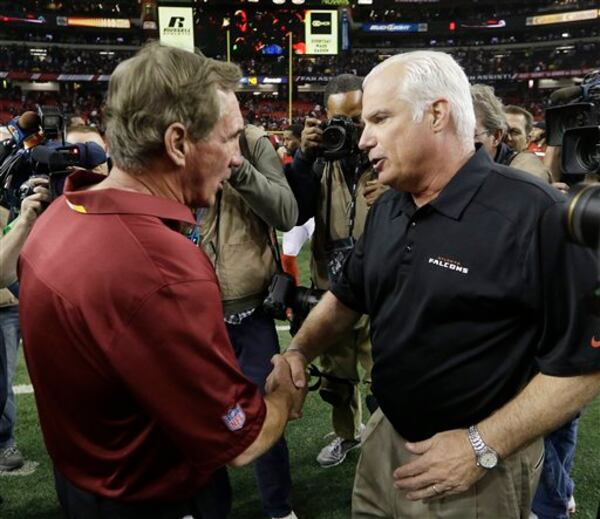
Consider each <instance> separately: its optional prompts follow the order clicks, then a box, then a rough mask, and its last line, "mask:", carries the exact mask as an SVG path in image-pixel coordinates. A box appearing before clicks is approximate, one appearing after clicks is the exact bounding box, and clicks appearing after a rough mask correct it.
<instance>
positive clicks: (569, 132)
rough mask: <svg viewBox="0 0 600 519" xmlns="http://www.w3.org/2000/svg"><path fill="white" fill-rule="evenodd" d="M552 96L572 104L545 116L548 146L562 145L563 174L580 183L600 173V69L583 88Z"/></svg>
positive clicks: (556, 93)
mask: <svg viewBox="0 0 600 519" xmlns="http://www.w3.org/2000/svg"><path fill="white" fill-rule="evenodd" d="M553 97H554V98H555V99H556V100H563V99H564V100H568V101H569V102H568V103H566V104H562V105H560V106H554V107H551V108H548V109H546V113H545V118H546V131H547V140H548V144H549V145H551V146H562V164H561V166H562V171H563V173H564V175H566V176H567V177H568V178H570V179H571V180H575V181H577V180H578V179H583V177H584V176H585V175H588V174H600V70H597V71H595V72H592V73H591V74H588V75H587V76H586V77H585V79H584V80H583V83H582V85H581V87H568V88H564V89H560V90H557V91H556V92H554V93H553V95H552V96H551V100H552V98H553ZM569 183H570V182H569Z"/></svg>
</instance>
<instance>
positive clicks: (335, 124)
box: [319, 115, 360, 161]
mask: <svg viewBox="0 0 600 519" xmlns="http://www.w3.org/2000/svg"><path fill="white" fill-rule="evenodd" d="M319 128H320V129H321V130H322V131H323V140H322V142H321V147H320V152H321V154H322V155H323V158H324V159H325V160H328V161H333V160H339V159H341V158H344V157H348V156H350V155H354V154H355V153H358V152H359V149H358V141H359V140H360V129H359V128H358V127H357V125H356V123H355V122H354V121H353V120H352V119H350V118H349V117H346V116H343V115H336V116H335V117H332V118H331V119H329V120H328V121H324V122H322V123H321V124H320V125H319Z"/></svg>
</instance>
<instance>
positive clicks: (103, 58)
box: [0, 42, 600, 76]
mask: <svg viewBox="0 0 600 519" xmlns="http://www.w3.org/2000/svg"><path fill="white" fill-rule="evenodd" d="M599 50H600V43H597V42H582V43H576V44H571V45H564V46H558V47H531V48H520V49H482V48H468V49H467V48H461V49H452V50H450V53H451V54H453V55H454V56H455V57H456V58H457V60H458V61H459V63H460V64H461V65H462V66H463V67H464V69H465V70H466V72H467V74H469V75H470V76H481V75H485V74H507V75H508V74H514V73H520V72H542V71H554V70H564V69H573V68H598V67H599V66H600V52H599ZM0 51H1V52H0V71H19V72H56V73H63V74H110V73H111V72H112V71H113V69H114V68H115V66H116V65H117V64H118V63H119V62H120V61H122V60H124V59H126V58H128V57H130V56H131V55H133V53H134V51H133V50H89V49H71V48H62V47H44V49H37V48H30V47H28V46H24V45H3V46H1V47H0ZM391 53H392V52H391V51H390V52H389V54H391ZM386 55H387V53H386V52H383V51H382V52H379V53H377V52H375V51H358V50H356V51H354V52H352V53H351V54H345V55H340V56H322V57H318V58H315V57H308V56H302V55H296V59H295V62H294V69H293V72H294V75H296V76H311V75H322V76H334V75H337V74H342V73H346V72H348V73H352V74H357V75H365V74H366V73H367V72H368V71H369V70H370V69H371V68H372V67H373V64H374V63H377V62H378V61H381V59H383V57H385V56H386ZM234 60H235V58H234ZM240 65H241V67H242V69H243V70H244V72H245V74H246V75H250V76H262V75H264V76H286V75H287V73H288V62H287V58H286V57H285V56H265V55H260V54H257V55H256V56H255V57H253V58H250V59H248V60H245V61H242V62H241V63H240Z"/></svg>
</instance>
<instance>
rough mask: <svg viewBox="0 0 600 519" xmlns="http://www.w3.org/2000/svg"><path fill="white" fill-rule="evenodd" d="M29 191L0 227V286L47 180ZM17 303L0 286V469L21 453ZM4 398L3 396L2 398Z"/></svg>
mask: <svg viewBox="0 0 600 519" xmlns="http://www.w3.org/2000/svg"><path fill="white" fill-rule="evenodd" d="M30 184H31V188H32V190H33V194H31V195H29V196H27V197H26V198H24V199H23V202H22V203H21V210H20V212H19V216H18V217H17V218H16V219H15V220H13V221H12V222H11V223H10V225H8V226H6V227H4V226H3V228H4V233H3V234H4V235H3V236H2V237H1V238H0V287H8V286H10V285H12V284H13V283H15V282H16V281H17V259H18V257H19V253H20V252H21V249H22V248H23V245H24V244H25V240H26V239H27V236H29V233H30V232H31V229H32V227H33V224H34V223H35V221H36V220H37V217H38V216H39V215H40V213H41V212H42V210H43V208H44V206H45V204H46V203H48V201H49V197H50V193H49V191H48V188H47V185H48V183H47V180H45V179H43V178H34V179H31V180H30ZM19 339H20V332H19V307H18V300H17V298H16V296H15V295H14V294H13V293H12V292H11V291H10V290H8V289H6V288H0V355H1V356H2V360H0V364H1V365H2V368H3V369H0V395H4V399H5V401H6V404H5V405H0V472H1V471H11V470H16V469H18V468H21V467H22V466H23V463H24V460H23V455H22V454H21V452H20V450H19V449H18V448H17V445H16V442H15V435H14V432H15V421H16V412H17V404H16V401H15V395H14V393H13V390H12V384H13V377H14V374H15V370H16V366H17V351H18V346H19ZM3 401H4V400H3Z"/></svg>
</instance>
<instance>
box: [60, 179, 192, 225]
mask: <svg viewBox="0 0 600 519" xmlns="http://www.w3.org/2000/svg"><path fill="white" fill-rule="evenodd" d="M104 179H106V176H105V175H100V174H98V173H93V172H91V171H84V170H80V171H75V172H74V173H72V174H71V175H69V177H68V178H67V180H66V182H65V190H64V196H65V199H66V202H67V205H68V206H69V207H70V208H71V209H73V210H74V211H77V212H78V213H82V214H139V215H147V216H155V217H157V218H160V219H161V220H175V221H179V222H184V223H188V224H191V225H194V224H195V223H196V221H195V219H194V216H193V215H192V211H191V210H190V208H189V207H187V206H186V205H184V204H182V203H180V202H177V201H175V200H169V199H168V198H162V197H159V196H153V195H147V194H144V193H136V192H134V191H125V190H122V189H115V188H107V189H94V190H90V189H88V188H89V187H91V186H93V185H95V184H98V183H99V182H101V181H102V180H104Z"/></svg>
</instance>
